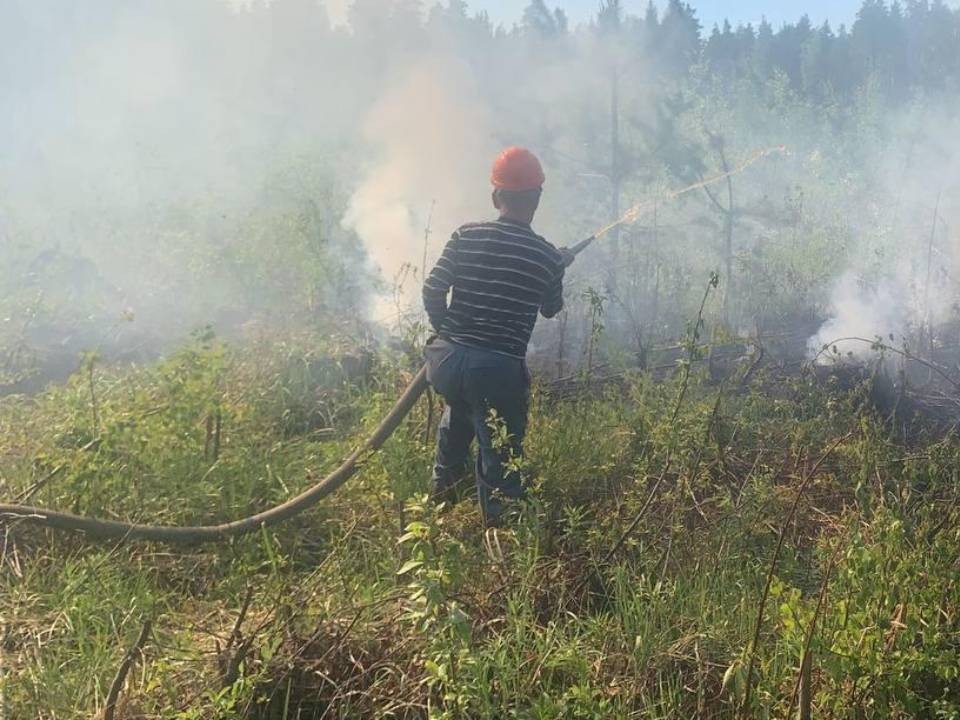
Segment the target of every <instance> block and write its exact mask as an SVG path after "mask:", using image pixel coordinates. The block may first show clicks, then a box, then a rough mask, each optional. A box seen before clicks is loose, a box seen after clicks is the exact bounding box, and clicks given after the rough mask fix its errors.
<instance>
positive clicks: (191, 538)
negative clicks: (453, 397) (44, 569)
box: [0, 367, 427, 544]
mask: <svg viewBox="0 0 960 720" xmlns="http://www.w3.org/2000/svg"><path fill="white" fill-rule="evenodd" d="M426 389H427V369H426V367H424V368H422V369H421V370H420V372H419V373H417V375H416V377H414V379H413V380H412V381H411V382H410V384H409V385H408V386H407V389H406V390H404V392H403V395H401V396H400V399H399V400H397V402H396V404H395V405H394V406H393V408H392V409H391V410H390V413H389V414H388V415H387V416H386V417H385V418H384V419H383V421H382V422H381V423H380V425H378V426H377V428H376V430H374V431H373V434H372V435H370V437H369V438H367V441H366V442H365V443H363V445H361V446H360V447H359V448H357V449H356V450H355V451H354V452H353V453H352V454H351V455H350V457H348V458H347V459H346V460H344V461H343V464H342V465H340V467H338V468H337V469H336V470H334V471H333V472H332V473H330V474H329V475H327V476H326V477H325V478H324V479H323V480H321V481H320V482H318V483H317V484H316V485H314V486H313V487H310V488H308V489H307V490H304V491H303V492H302V493H300V494H299V495H297V496H296V497H294V498H291V499H290V500H287V501H286V502H285V503H283V504H281V505H277V506H275V507H272V508H269V509H267V510H264V511H262V512H259V513H257V514H256V515H251V516H250V517H245V518H241V519H239V520H233V521H231V522H228V523H223V524H222V525H199V526H196V527H176V526H172V525H138V524H136V523H127V522H120V521H117V520H100V519H97V518H89V517H82V516H80V515H73V514H71V513H65V512H58V511H55V510H47V509H46V508H37V507H30V506H28V505H4V504H0V522H8V521H9V520H10V519H14V520H18V521H23V522H29V523H34V524H37V525H43V526H44V527H49V528H53V529H55V530H73V531H78V532H83V533H86V534H87V535H90V536H92V537H96V538H117V539H121V540H123V539H129V540H150V541H155V542H163V543H170V544H200V543H208V542H217V541H221V540H225V539H227V538H231V537H237V536H239V535H246V534H247V533H251V532H256V531H257V530H259V529H260V528H261V527H265V526H269V525H276V524H277V523H281V522H283V521H284V520H289V519H290V518H292V517H293V516H294V515H299V514H300V513H302V512H303V511H304V510H307V509H309V508H311V507H313V506H314V505H316V504H317V503H318V502H320V501H321V500H323V498H325V497H327V496H328V495H330V494H331V493H333V492H334V491H335V490H337V489H338V488H339V487H340V486H341V485H343V484H344V483H345V482H346V481H347V480H349V479H350V477H351V476H353V474H354V473H356V472H357V470H359V469H360V467H361V466H362V465H363V462H364V461H365V460H366V459H367V458H368V457H369V456H370V455H371V454H372V453H374V452H376V451H377V450H379V449H380V447H381V446H382V445H383V444H384V443H385V442H386V441H387V439H388V438H389V437H390V436H391V435H392V434H393V432H394V430H396V429H397V427H398V426H399V425H400V423H401V422H402V421H403V419H404V418H405V417H406V416H407V414H408V413H409V412H410V410H412V409H413V406H414V405H415V404H416V402H417V400H419V399H420V396H421V395H423V393H424V391H425V390H426Z"/></svg>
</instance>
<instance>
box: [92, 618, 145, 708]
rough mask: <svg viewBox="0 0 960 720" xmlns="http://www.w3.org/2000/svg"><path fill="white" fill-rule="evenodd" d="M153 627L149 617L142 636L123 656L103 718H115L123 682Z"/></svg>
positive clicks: (142, 630) (111, 687)
mask: <svg viewBox="0 0 960 720" xmlns="http://www.w3.org/2000/svg"><path fill="white" fill-rule="evenodd" d="M152 627H153V622H152V621H151V620H150V619H149V618H147V619H146V620H145V621H144V623H143V628H141V630H140V636H139V637H138V638H137V641H136V642H135V643H134V644H133V646H132V647H131V648H130V649H129V650H127V654H126V655H124V656H123V662H121V663H120V667H119V668H117V674H116V676H115V677H114V678H113V683H111V685H110V692H109V693H108V694H107V704H106V705H104V707H103V715H102V718H103V720H113V715H114V712H115V711H116V708H117V701H118V700H119V699H120V692H121V691H122V690H123V684H124V683H125V682H126V680H127V675H128V674H129V673H130V669H131V668H132V667H133V664H134V662H136V659H137V656H138V655H140V653H141V651H142V650H143V646H144V645H145V644H146V642H147V638H149V637H150V629H151V628H152Z"/></svg>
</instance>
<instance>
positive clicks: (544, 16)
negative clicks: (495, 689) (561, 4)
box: [523, 0, 567, 38]
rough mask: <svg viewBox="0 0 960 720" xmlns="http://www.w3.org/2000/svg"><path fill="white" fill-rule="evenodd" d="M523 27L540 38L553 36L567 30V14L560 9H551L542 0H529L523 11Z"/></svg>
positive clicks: (557, 35)
mask: <svg viewBox="0 0 960 720" xmlns="http://www.w3.org/2000/svg"><path fill="white" fill-rule="evenodd" d="M523 29H524V31H525V32H526V33H528V34H532V35H534V36H536V37H540V38H555V37H559V36H560V35H563V34H564V33H566V32H567V16H566V14H565V13H563V11H562V10H556V11H551V10H550V9H549V8H548V7H547V4H546V2H544V0H530V4H529V5H527V7H526V9H525V10H524V11H523Z"/></svg>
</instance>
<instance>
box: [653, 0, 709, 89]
mask: <svg viewBox="0 0 960 720" xmlns="http://www.w3.org/2000/svg"><path fill="white" fill-rule="evenodd" d="M700 53H701V42H700V21H699V20H697V14H696V11H694V9H693V8H692V7H690V5H689V4H687V3H685V2H681V0H670V4H669V5H668V6H667V11H666V13H664V16H663V21H662V22H661V24H660V43H659V53H658V55H659V57H660V61H661V62H662V63H663V66H664V67H665V68H666V69H667V71H668V72H670V73H672V74H674V75H686V74H687V73H688V72H689V71H690V68H691V67H692V66H693V65H694V63H696V62H697V61H698V60H699V59H700Z"/></svg>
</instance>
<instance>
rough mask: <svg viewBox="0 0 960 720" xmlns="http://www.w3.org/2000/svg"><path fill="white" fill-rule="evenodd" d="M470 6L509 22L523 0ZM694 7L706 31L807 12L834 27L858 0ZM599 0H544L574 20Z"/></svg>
mask: <svg viewBox="0 0 960 720" xmlns="http://www.w3.org/2000/svg"><path fill="white" fill-rule="evenodd" d="M468 2H469V5H470V7H471V8H473V9H476V10H486V11H487V12H488V13H490V17H491V18H492V19H493V20H494V21H496V22H502V23H504V24H505V25H510V24H512V23H513V22H515V21H517V20H518V19H519V18H520V15H521V14H522V13H523V8H524V7H525V6H526V4H527V3H526V0H468ZM688 2H690V4H691V5H693V7H694V8H696V10H697V16H698V17H699V18H700V23H701V24H702V25H703V27H704V28H705V29H707V30H709V29H710V28H711V27H713V24H714V23H721V22H723V19H724V18H725V17H726V18H729V19H730V22H731V23H733V24H734V25H736V24H738V23H748V22H752V23H754V24H756V23H758V22H760V19H761V18H762V17H764V16H766V18H767V20H769V21H770V22H771V23H772V24H773V25H774V27H779V26H780V25H781V24H782V23H785V22H794V21H796V20H797V19H798V18H799V17H800V16H801V15H802V14H803V13H807V14H808V15H809V16H810V19H811V20H812V21H813V22H814V24H820V23H822V22H823V21H824V20H830V23H831V24H832V25H833V26H834V27H838V26H839V25H840V24H841V23H846V24H847V25H848V26H849V25H850V24H851V23H852V22H853V20H854V18H855V16H856V13H857V9H858V8H859V7H860V4H861V2H860V0H803V1H802V2H788V1H786V0H779V1H777V0H736V1H735V2H730V0H688ZM599 4H600V2H599V0H547V5H548V6H550V7H562V8H563V9H564V10H565V11H566V12H567V15H568V16H569V17H570V18H571V20H573V21H574V22H580V21H583V20H586V19H588V18H589V17H590V16H592V15H594V14H595V13H596V10H597V7H598V6H599ZM657 5H658V6H660V7H661V8H662V7H663V6H664V5H666V2H665V0H659V1H658V2H657ZM646 6H647V0H624V7H625V8H626V10H627V12H628V13H630V14H633V15H639V14H642V12H643V10H644V9H645V8H646Z"/></svg>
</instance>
